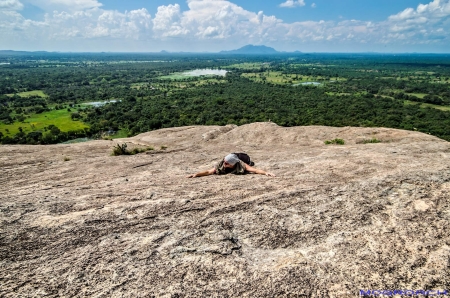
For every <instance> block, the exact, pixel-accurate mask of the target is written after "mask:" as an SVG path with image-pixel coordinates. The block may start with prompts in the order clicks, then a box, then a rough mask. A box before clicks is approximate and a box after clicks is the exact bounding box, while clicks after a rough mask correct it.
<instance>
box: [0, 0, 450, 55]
mask: <svg viewBox="0 0 450 298" xmlns="http://www.w3.org/2000/svg"><path fill="white" fill-rule="evenodd" d="M21 1H22V2H23V3H25V2H29V3H32V4H33V5H36V6H38V7H40V8H41V9H43V10H45V11H46V14H45V17H44V19H43V20H42V21H40V22H37V21H32V20H27V19H25V18H24V17H23V16H22V15H21V14H20V9H22V8H23V5H22V3H21V2H19V0H0V40H8V41H11V42H10V44H14V42H16V43H15V44H22V45H25V46H28V45H33V44H36V43H37V42H41V44H56V45H57V44H58V43H59V44H71V45H74V46H80V47H82V45H84V44H90V45H92V46H93V47H94V45H95V46H97V47H98V46H100V47H101V48H98V50H111V51H113V50H115V49H117V47H116V48H114V47H113V46H112V45H117V44H120V49H121V50H123V47H125V49H127V47H126V46H123V45H124V44H125V45H126V44H128V43H130V42H132V43H133V44H134V45H137V46H139V44H141V45H144V44H146V45H148V44H149V43H152V42H153V43H154V44H159V45H160V46H161V47H164V45H166V44H171V45H172V48H168V50H182V51H189V50H192V49H193V48H195V49H197V50H199V47H200V46H199V45H202V48H201V50H206V51H208V50H219V49H231V48H236V47H237V46H242V45H245V44H250V43H251V44H267V45H271V46H274V47H276V48H277V49H280V50H283V49H286V48H290V49H300V50H303V49H304V46H305V45H310V46H311V47H313V46H314V45H319V44H320V45H321V46H323V47H324V50H328V51H333V50H335V49H336V47H337V46H339V45H342V46H343V47H344V46H347V48H348V49H350V50H354V49H355V47H354V45H362V44H365V45H384V44H440V45H449V43H450V32H449V30H446V28H449V27H450V0H433V1H431V2H429V3H428V4H420V5H419V6H418V7H417V8H416V9H414V8H407V9H405V10H403V11H401V12H399V13H398V14H395V15H392V16H390V17H389V18H388V19H386V20H385V21H382V22H366V21H363V20H344V19H343V20H340V21H326V20H325V21H303V22H294V23H285V22H283V21H282V20H280V19H278V18H277V17H275V16H268V15H265V14H264V13H263V12H262V11H259V12H252V11H248V10H245V9H244V8H242V7H241V6H239V5H236V4H235V3H233V2H231V1H228V0H188V1H187V4H188V9H187V10H185V11H182V10H181V7H180V5H179V4H171V5H163V6H160V7H159V8H158V10H157V12H156V14H155V16H154V18H152V16H151V15H150V13H149V12H148V11H147V10H146V9H144V8H142V9H137V10H132V11H125V12H119V11H114V10H106V9H102V7H101V6H102V4H101V3H100V2H99V1H97V0H75V1H70V0H21ZM283 4H286V6H285V7H291V6H289V5H292V6H295V5H297V6H304V5H305V2H304V1H294V0H288V1H286V2H284V3H283ZM311 7H315V4H314V3H313V4H312V5H311ZM17 32H20V34H17ZM187 45H191V47H193V48H189V47H188V46H187ZM283 45H284V47H283ZM325 45H329V46H330V47H329V48H327V47H325ZM177 46H178V47H177ZM25 49H26V48H25ZM145 49H146V50H151V49H149V48H145ZM56 50H58V49H56Z"/></svg>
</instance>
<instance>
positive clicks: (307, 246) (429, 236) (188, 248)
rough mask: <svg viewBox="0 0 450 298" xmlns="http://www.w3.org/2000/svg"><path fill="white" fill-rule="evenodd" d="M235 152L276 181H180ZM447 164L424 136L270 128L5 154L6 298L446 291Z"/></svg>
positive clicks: (1, 221)
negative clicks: (131, 151)
mask: <svg viewBox="0 0 450 298" xmlns="http://www.w3.org/2000/svg"><path fill="white" fill-rule="evenodd" d="M334 138H342V139H344V140H345V141H346V144H345V145H342V146H340V145H325V144H324V141H325V140H331V139H334ZM372 138H377V139H378V140H381V141H382V142H381V143H377V144H365V143H364V140H370V139H372ZM123 142H127V143H129V144H128V147H129V148H133V147H136V146H140V147H143V146H147V145H150V146H153V147H154V148H155V150H153V151H148V152H147V153H141V154H138V155H133V156H111V152H112V147H113V146H114V145H115V144H117V143H123ZM162 146H166V147H167V148H166V149H162V148H161V147H162ZM236 151H245V152H247V153H249V154H250V155H251V157H252V158H253V160H254V161H255V162H256V167H257V168H262V169H265V170H269V171H271V172H273V173H275V174H276V175H277V177H275V178H271V177H267V176H264V175H251V174H250V175H244V176H237V175H225V176H216V175H214V176H208V177H202V178H193V179H188V178H186V176H187V175H188V174H191V173H195V172H197V171H201V170H206V169H209V168H211V167H213V166H214V164H215V163H216V162H218V161H219V160H220V159H221V158H222V157H223V156H224V155H226V154H227V153H229V152H236ZM449 157H450V143H448V142H446V141H443V140H440V139H438V138H436V137H433V136H429V135H426V134H422V133H418V132H411V131H402V130H395V129H386V128H352V127H344V128H333V127H319V126H311V127H291V128H283V127H279V126H277V125H275V124H273V123H254V124H249V125H244V126H240V127H236V126H225V127H219V126H198V127H197V126H190V127H180V128H171V129H162V130H158V131H152V132H149V133H145V134H141V135H138V136H136V137H133V138H129V139H121V140H115V141H91V142H87V143H80V144H70V145H65V144H61V145H54V146H0V167H1V175H0V185H1V187H0V296H4V297H41V296H42V297H43V296H45V297H56V296H65V297H71V296H75V297H84V296H93V297H152V296H154V297H355V296H357V295H358V294H359V290H360V289H365V290H367V289H413V290H419V289H423V290H432V289H449V288H450V277H449V273H450V230H449V222H450V195H449V191H450V162H449ZM68 159H69V160H68Z"/></svg>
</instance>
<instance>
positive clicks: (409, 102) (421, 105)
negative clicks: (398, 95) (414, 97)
mask: <svg viewBox="0 0 450 298" xmlns="http://www.w3.org/2000/svg"><path fill="white" fill-rule="evenodd" d="M404 104H405V105H420V107H421V108H423V109H425V108H433V109H438V110H441V111H450V106H440V105H434V104H431V103H421V102H416V101H411V100H405V101H404Z"/></svg>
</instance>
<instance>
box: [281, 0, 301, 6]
mask: <svg viewBox="0 0 450 298" xmlns="http://www.w3.org/2000/svg"><path fill="white" fill-rule="evenodd" d="M305 5H306V4H305V0H297V1H295V0H287V1H286V2H283V3H281V4H280V7H289V8H293V7H296V6H305Z"/></svg>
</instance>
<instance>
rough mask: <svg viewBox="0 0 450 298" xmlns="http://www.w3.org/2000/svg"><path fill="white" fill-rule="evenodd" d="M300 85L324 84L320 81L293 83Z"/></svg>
mask: <svg viewBox="0 0 450 298" xmlns="http://www.w3.org/2000/svg"><path fill="white" fill-rule="evenodd" d="M300 85H313V86H319V85H322V83H319V82H303V83H297V84H294V85H292V86H300Z"/></svg>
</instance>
